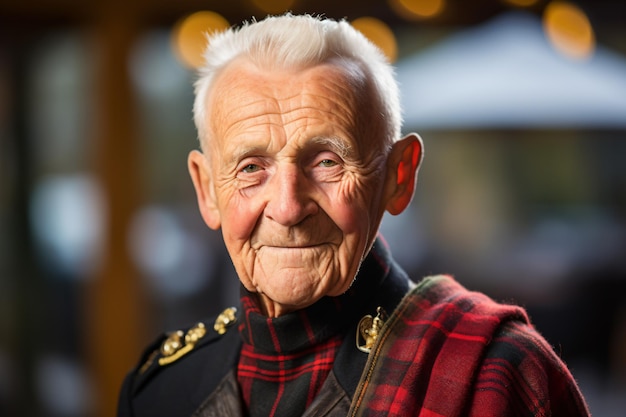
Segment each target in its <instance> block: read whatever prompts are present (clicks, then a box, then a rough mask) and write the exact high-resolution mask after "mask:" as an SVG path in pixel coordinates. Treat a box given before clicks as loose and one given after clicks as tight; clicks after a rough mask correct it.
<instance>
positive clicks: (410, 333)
mask: <svg viewBox="0 0 626 417" xmlns="http://www.w3.org/2000/svg"><path fill="white" fill-rule="evenodd" d="M380 342H383V343H379V344H377V345H376V348H375V349H374V350H373V351H372V352H371V353H370V358H369V362H368V366H371V368H370V371H369V372H368V378H366V379H365V380H364V381H362V383H361V385H360V386H359V389H357V392H356V393H355V397H354V399H353V403H352V404H353V405H352V410H351V413H350V415H351V416H357V415H358V416H398V417H400V416H422V417H430V416H433V417H434V416H440V417H441V416H446V417H453V416H459V417H460V416H476V417H478V416H498V417H507V416H511V417H512V416H527V417H536V416H552V417H574V416H588V415H589V411H588V409H587V406H586V404H585V402H584V400H583V397H582V395H581V393H580V391H579V390H578V387H577V386H576V384H575V382H574V379H573V378H572V375H571V374H570V372H569V371H568V370H567V368H566V367H565V365H564V364H563V362H562V361H561V360H560V359H559V358H558V357H557V356H556V355H555V353H554V351H553V350H552V348H551V347H550V346H549V345H548V344H547V342H546V341H545V339H544V338H543V337H541V336H540V335H539V334H538V333H537V332H536V330H535V329H534V328H533V327H532V326H531V325H530V324H529V322H528V318H527V317H526V313H525V312H524V310H523V309H521V308H519V307H515V306H509V305H502V304H497V303H495V302H493V301H492V300H490V299H489V298H488V297H486V296H485V295H482V294H479V293H473V292H469V291H467V290H465V289H464V288H463V287H462V286H461V285H460V284H458V283H457V282H456V281H454V280H453V279H452V278H450V277H446V276H439V277H431V278H426V279H424V280H423V281H422V282H421V283H420V284H419V285H418V287H417V289H415V290H414V291H413V292H412V293H411V294H410V295H409V296H408V297H406V298H405V299H404V300H403V301H402V302H401V303H400V305H399V306H398V308H397V309H396V311H395V312H394V315H393V316H392V317H390V319H389V322H388V325H387V326H386V328H385V330H384V331H383V333H382V334H381V335H380Z"/></svg>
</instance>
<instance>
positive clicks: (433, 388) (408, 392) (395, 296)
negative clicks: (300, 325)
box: [118, 241, 588, 417]
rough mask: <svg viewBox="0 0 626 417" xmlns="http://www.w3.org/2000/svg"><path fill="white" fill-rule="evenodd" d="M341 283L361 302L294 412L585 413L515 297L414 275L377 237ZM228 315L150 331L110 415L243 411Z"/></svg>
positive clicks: (235, 336) (236, 339) (237, 343)
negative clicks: (153, 334) (151, 338)
mask: <svg viewBox="0 0 626 417" xmlns="http://www.w3.org/2000/svg"><path fill="white" fill-rule="evenodd" d="M372 286H373V287H372ZM350 291H351V292H354V293H355V294H358V295H359V297H361V298H362V299H363V301H362V302H361V303H358V304H356V305H355V308H354V312H353V314H350V315H349V317H347V321H348V322H349V326H348V327H346V328H344V330H343V331H344V333H345V334H344V342H343V343H342V345H341V347H340V348H339V351H338V352H337V355H336V358H335V361H334V365H333V368H332V371H331V372H330V374H329V375H328V377H327V378H326V380H325V382H324V384H323V386H322V388H321V389H320V391H319V393H318V395H317V396H316V398H315V400H314V401H313V403H311V404H310V406H309V407H308V408H307V409H306V411H305V412H304V414H303V415H304V416H346V415H355V416H356V415H370V416H376V415H379V416H409V415H410V416H413V415H420V416H491V415H493V416H529V417H530V416H563V417H565V416H568V417H570V416H587V415H588V410H587V407H586V405H585V402H584V400H583V398H582V396H581V394H580V392H579V390H578V388H577V386H576V384H575V382H574V380H573V378H572V376H571V374H570V373H569V371H568V370H567V368H566V367H565V365H564V364H563V363H562V362H561V361H560V359H559V358H558V357H557V356H556V355H555V354H554V352H553V350H552V349H551V348H550V347H549V346H548V345H547V343H546V341H545V340H544V339H543V338H542V337H541V336H540V335H539V334H538V333H537V332H536V331H535V329H534V328H533V327H532V326H531V325H530V324H529V322H528V318H527V316H526V313H525V312H524V311H523V310H522V309H521V308H519V307H516V306H509V305H502V304H498V303H495V302H493V301H492V300H490V299H489V298H487V297H486V296H484V295H482V294H478V293H473V292H469V291H467V290H466V289H464V288H463V287H461V286H460V285H459V284H458V283H457V282H456V281H454V280H453V279H452V278H451V277H447V276H437V277H430V278H425V279H423V280H422V281H420V282H419V283H418V284H417V285H415V284H413V283H411V281H410V280H409V279H408V277H407V276H406V274H405V273H404V272H403V271H402V270H401V269H400V268H399V267H398V266H397V265H396V264H394V263H393V261H392V260H391V258H390V255H389V253H388V251H387V250H386V249H385V247H384V245H383V244H382V243H381V242H380V241H377V242H376V244H375V246H374V248H373V249H372V251H371V253H370V254H369V255H368V257H367V259H366V260H365V261H364V263H363V265H362V268H361V271H360V272H359V275H358V277H357V279H356V280H355V283H354V285H353V288H352V289H351V290H350ZM378 307H382V310H383V311H388V312H391V314H390V315H389V317H388V318H387V319H386V322H385V323H384V326H383V327H382V328H379V329H377V330H378V334H377V335H376V337H375V339H376V340H375V341H374V344H373V346H371V352H370V353H369V354H367V353H364V352H363V351H362V350H360V349H359V346H360V347H361V348H363V347H364V345H365V344H366V341H365V339H366V336H367V335H366V334H364V333H363V328H362V327H363V326H359V322H360V319H361V318H362V317H366V316H368V315H369V317H370V320H369V321H368V322H367V325H368V326H371V325H372V320H371V316H372V313H373V312H376V311H377V309H378ZM230 312H232V311H226V313H230ZM225 317H226V318H225ZM214 323H216V326H215V329H214ZM232 323H233V320H232V319H229V318H228V314H226V316H221V317H218V318H214V319H210V320H207V321H206V322H204V324H203V325H202V326H200V328H203V329H205V331H206V333H203V334H201V335H199V334H198V326H193V327H192V328H190V329H189V330H187V331H186V332H180V333H179V334H174V336H171V335H170V336H169V338H168V335H164V336H163V337H161V338H160V339H159V340H157V341H156V342H155V343H154V344H153V345H152V346H150V347H149V348H148V349H147V350H146V353H145V354H144V355H143V357H142V358H141V360H140V362H139V364H138V365H137V368H136V369H135V370H133V371H132V372H131V373H130V374H129V375H128V376H127V378H126V379H125V381H124V384H123V387H122V390H121V394H120V400H119V407H118V416H119V417H128V416H136V417H142V416H155V417H157V416H168V417H172V416H198V417H200V416H203V417H205V416H223V417H226V416H245V415H246V411H245V407H244V406H243V402H242V400H241V392H240V389H239V386H238V384H237V376H236V370H237V364H238V359H239V352H240V350H241V344H242V339H241V337H240V334H239V332H238V331H237V327H236V326H230V324H232ZM360 327H361V328H360ZM366 327H367V326H366ZM194 332H195V333H194ZM222 332H223V334H220V333H222ZM185 333H187V334H189V335H190V337H188V341H187V342H185V341H184V340H183V338H184V336H185V335H186V334H185ZM200 333H202V332H200ZM194 335H195V336H196V337H195V338H194ZM197 336H200V337H197ZM179 339H180V342H179V343H178V344H177V343H176V341H177V340H179ZM166 341H168V343H170V345H172V342H174V343H173V346H169V347H170V348H171V349H170V350H168V349H165V350H164V349H163V348H164V347H166V348H167V347H168V346H166V345H167V343H166ZM181 352H182V353H181ZM172 359H173V360H172ZM159 362H161V363H159Z"/></svg>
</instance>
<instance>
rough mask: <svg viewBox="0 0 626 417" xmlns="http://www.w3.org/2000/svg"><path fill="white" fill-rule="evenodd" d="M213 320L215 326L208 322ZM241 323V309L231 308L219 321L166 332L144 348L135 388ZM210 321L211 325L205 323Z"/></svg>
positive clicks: (218, 317) (136, 369)
mask: <svg viewBox="0 0 626 417" xmlns="http://www.w3.org/2000/svg"><path fill="white" fill-rule="evenodd" d="M211 321H213V323H212V325H211V327H208V325H207V324H208V323H211ZM236 322H237V308H235V307H229V308H227V309H225V310H224V311H222V312H221V313H220V314H219V315H218V316H217V318H215V320H210V319H209V320H206V321H200V322H198V323H196V324H194V325H193V326H191V327H188V328H186V329H182V330H176V331H173V332H169V333H164V334H162V335H161V336H159V337H158V338H157V339H156V340H155V341H154V342H152V343H151V344H150V345H149V346H148V348H147V349H146V350H145V351H144V354H143V355H142V357H141V359H140V362H139V365H137V367H136V368H135V372H134V378H133V379H134V381H133V387H134V389H133V391H135V390H137V389H139V388H140V386H142V385H143V384H144V383H145V382H146V381H147V380H149V379H150V378H151V377H152V376H153V375H154V374H156V373H157V372H159V370H160V369H162V368H164V367H167V366H170V365H171V364H174V363H176V362H178V361H182V360H184V358H185V357H187V356H188V355H190V354H192V353H193V352H194V351H197V350H198V349H200V348H201V347H203V346H206V345H209V344H211V343H213V342H216V341H218V340H219V339H220V338H221V337H222V336H223V335H224V334H226V332H227V331H228V330H229V329H230V328H231V327H232V326H233V325H234V324H235V323H236ZM205 323H207V324H205Z"/></svg>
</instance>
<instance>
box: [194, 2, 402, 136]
mask: <svg viewBox="0 0 626 417" xmlns="http://www.w3.org/2000/svg"><path fill="white" fill-rule="evenodd" d="M238 58H243V59H245V60H248V61H250V62H252V63H254V64H255V65H257V66H258V67H260V68H264V69H267V70H272V69H277V68H281V69H291V68H295V69H299V68H310V67H313V66H316V65H320V64H324V63H329V62H333V63H337V62H338V63H340V64H341V63H342V62H344V63H351V64H356V65H357V66H358V67H359V68H360V70H361V71H362V72H363V73H364V74H365V78H366V79H365V80H364V81H365V83H366V84H365V85H366V86H369V89H370V90H372V91H371V93H370V92H367V91H366V92H363V93H365V94H370V95H369V96H368V98H370V99H372V100H373V102H372V103H364V105H365V104H367V105H371V106H374V107H373V108H370V109H364V111H368V114H369V115H371V116H373V117H374V119H373V120H372V119H370V118H368V119H366V120H367V122H368V123H371V124H369V126H368V127H367V129H369V131H370V132H371V130H372V128H373V127H374V128H375V127H377V126H380V128H381V129H380V130H378V132H380V134H382V135H383V137H382V138H380V139H381V143H382V144H383V145H385V146H390V145H391V144H392V143H393V142H395V141H396V140H398V139H399V137H400V128H401V124H402V120H401V119H402V115H401V109H400V98H399V89H398V85H397V82H396V79H395V73H394V69H393V67H392V66H391V65H390V64H389V62H388V61H387V59H386V57H385V56H384V54H383V53H382V52H381V51H380V50H379V49H378V48H377V47H376V46H374V44H372V43H371V42H370V41H369V40H367V38H366V37H365V36H363V35H362V34H361V33H360V32H359V31H357V30H356V29H354V28H353V27H352V26H351V25H350V24H349V23H348V22H346V21H344V20H341V21H335V20H330V19H323V18H320V17H314V16H310V15H292V14H285V15H281V16H270V17H267V18H265V19H264V20H261V21H258V22H257V21H253V22H251V23H248V22H246V23H244V24H243V26H242V27H240V28H239V29H236V28H230V29H228V30H226V31H224V32H220V33H217V34H215V35H213V36H211V37H209V38H208V46H207V49H206V51H205V53H204V59H205V63H204V66H202V67H201V68H200V69H199V78H198V80H197V81H196V83H195V95H196V97H195V101H194V107H193V113H194V122H195V124H196V128H197V130H198V135H199V138H200V143H201V144H203V142H204V141H205V140H206V139H205V138H207V137H208V135H210V132H209V131H208V126H207V111H208V109H207V102H208V96H209V94H210V90H211V87H212V83H213V81H214V80H215V77H216V75H217V74H218V73H219V72H220V71H221V70H223V69H224V68H225V67H226V66H228V64H229V63H231V62H232V61H233V60H235V59H238ZM344 66H345V67H346V71H349V70H348V68H349V66H347V65H345V64H344ZM377 119H378V120H377Z"/></svg>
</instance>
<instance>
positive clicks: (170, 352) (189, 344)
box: [159, 323, 206, 366]
mask: <svg viewBox="0 0 626 417" xmlns="http://www.w3.org/2000/svg"><path fill="white" fill-rule="evenodd" d="M205 334H206V328H205V327H204V323H198V324H196V325H195V326H193V327H192V328H191V329H189V330H188V331H187V333H186V334H184V333H183V332H182V331H181V330H178V331H176V332H173V333H171V334H170V335H169V336H168V338H167V339H165V341H164V342H163V344H162V345H161V355H163V356H162V357H161V358H160V359H159V365H161V366H163V365H168V364H170V363H172V362H175V361H177V360H178V359H180V358H181V357H182V356H184V355H186V354H187V353H189V352H190V351H191V350H192V349H193V348H194V346H195V345H196V343H198V341H199V340H200V339H202V338H203V337H204V335H205ZM183 335H184V339H183ZM183 340H184V343H183Z"/></svg>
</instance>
